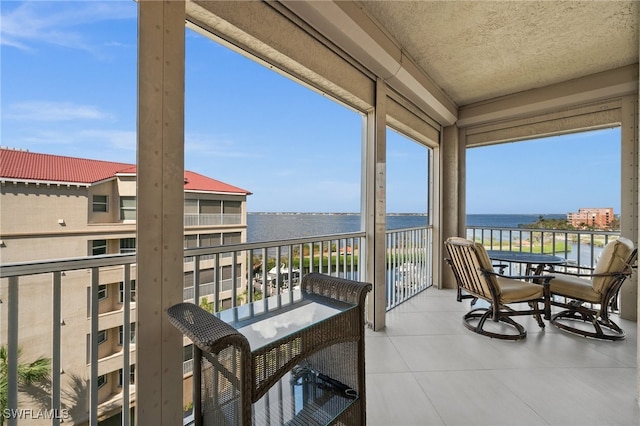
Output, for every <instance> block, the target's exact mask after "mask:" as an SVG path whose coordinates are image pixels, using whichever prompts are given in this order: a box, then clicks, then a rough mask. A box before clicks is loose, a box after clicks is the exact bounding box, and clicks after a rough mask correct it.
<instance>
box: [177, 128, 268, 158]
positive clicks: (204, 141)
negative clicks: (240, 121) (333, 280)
mask: <svg viewBox="0 0 640 426" xmlns="http://www.w3.org/2000/svg"><path fill="white" fill-rule="evenodd" d="M184 140H185V155H186V156H189V157H191V156H192V157H194V158H195V157H205V158H209V159H215V158H260V157H262V155H260V154H259V153H257V152H255V151H248V150H247V147H239V146H238V144H237V143H236V142H234V141H232V140H231V139H229V138H225V137H219V136H211V135H203V134H197V133H188V134H185V137H184Z"/></svg>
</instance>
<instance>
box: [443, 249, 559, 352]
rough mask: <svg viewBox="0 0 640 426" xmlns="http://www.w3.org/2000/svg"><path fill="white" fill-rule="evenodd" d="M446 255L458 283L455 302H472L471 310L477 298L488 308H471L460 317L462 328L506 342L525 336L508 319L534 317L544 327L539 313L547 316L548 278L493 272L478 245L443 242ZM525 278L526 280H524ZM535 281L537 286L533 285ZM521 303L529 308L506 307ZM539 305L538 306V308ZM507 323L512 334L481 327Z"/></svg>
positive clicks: (517, 325)
mask: <svg viewBox="0 0 640 426" xmlns="http://www.w3.org/2000/svg"><path fill="white" fill-rule="evenodd" d="M445 247H446V248H447V252H448V254H449V258H448V259H447V262H448V263H449V265H450V266H451V269H452V270H453V274H454V276H455V278H456V281H457V283H458V296H457V298H458V301H459V302H462V301H463V300H464V299H472V301H471V306H472V307H473V306H474V305H475V303H476V301H477V300H478V299H482V300H484V301H485V302H486V303H488V304H489V307H487V308H485V307H479V308H475V309H472V310H471V311H469V312H468V313H466V314H465V315H464V317H463V322H464V325H465V327H467V328H468V329H469V330H471V331H473V332H475V333H478V334H481V335H483V336H489V337H494V338H497V339H506V340H521V339H524V338H525V337H526V336H527V331H526V330H525V328H524V327H523V326H522V325H521V324H519V323H517V322H516V321H514V320H513V319H512V318H511V317H513V316H518V315H534V316H535V317H536V319H537V321H538V325H539V326H540V327H541V328H544V322H543V321H542V317H541V314H544V315H545V317H546V318H548V316H549V293H548V291H549V281H551V280H552V278H553V277H552V276H550V275H547V276H526V277H522V276H519V277H513V276H511V277H508V276H505V275H502V274H499V273H496V272H494V270H493V265H492V263H491V260H490V259H489V256H488V255H487V252H486V250H485V248H484V247H483V246H482V244H479V243H475V242H473V241H469V240H466V239H464V238H458V237H452V238H449V239H448V240H447V241H446V242H445ZM525 279H527V280H529V281H524V280H525ZM532 280H536V281H538V282H539V283H534V282H532ZM522 302H525V303H527V304H528V305H529V309H524V310H516V309H513V308H512V307H510V306H507V305H510V304H514V303H522ZM540 304H542V307H541V305H540ZM489 319H490V320H492V321H493V322H501V323H504V324H507V325H508V326H510V327H511V328H512V329H515V334H514V333H513V332H504V333H503V332H501V331H502V330H501V327H493V328H494V329H495V330H494V331H490V330H488V329H487V328H485V326H486V325H487V324H486V321H487V320H489Z"/></svg>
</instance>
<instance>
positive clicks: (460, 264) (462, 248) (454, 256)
mask: <svg viewBox="0 0 640 426" xmlns="http://www.w3.org/2000/svg"><path fill="white" fill-rule="evenodd" d="M445 247H446V248H447V252H448V253H449V263H450V265H451V268H452V269H453V273H454V275H455V277H456V280H457V281H458V285H459V286H460V287H462V288H464V289H465V290H466V291H467V292H468V293H470V294H472V295H474V296H478V297H481V298H483V299H487V300H493V299H499V296H500V285H499V284H498V280H497V279H496V277H495V276H494V275H488V274H484V273H483V272H482V271H491V270H493V265H492V263H491V259H489V255H488V254H487V251H486V250H485V248H484V246H483V245H482V244H480V243H476V242H474V241H470V240H467V239H464V238H460V237H451V238H448V239H447V241H446V242H445Z"/></svg>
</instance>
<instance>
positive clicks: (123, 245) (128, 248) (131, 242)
mask: <svg viewBox="0 0 640 426" xmlns="http://www.w3.org/2000/svg"><path fill="white" fill-rule="evenodd" d="M135 252H136V239H135V238H122V239H120V253H135Z"/></svg>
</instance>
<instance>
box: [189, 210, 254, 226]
mask: <svg viewBox="0 0 640 426" xmlns="http://www.w3.org/2000/svg"><path fill="white" fill-rule="evenodd" d="M241 224H242V215H241V214H232V213H217V214H198V213H185V214H184V226H215V225H241Z"/></svg>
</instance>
